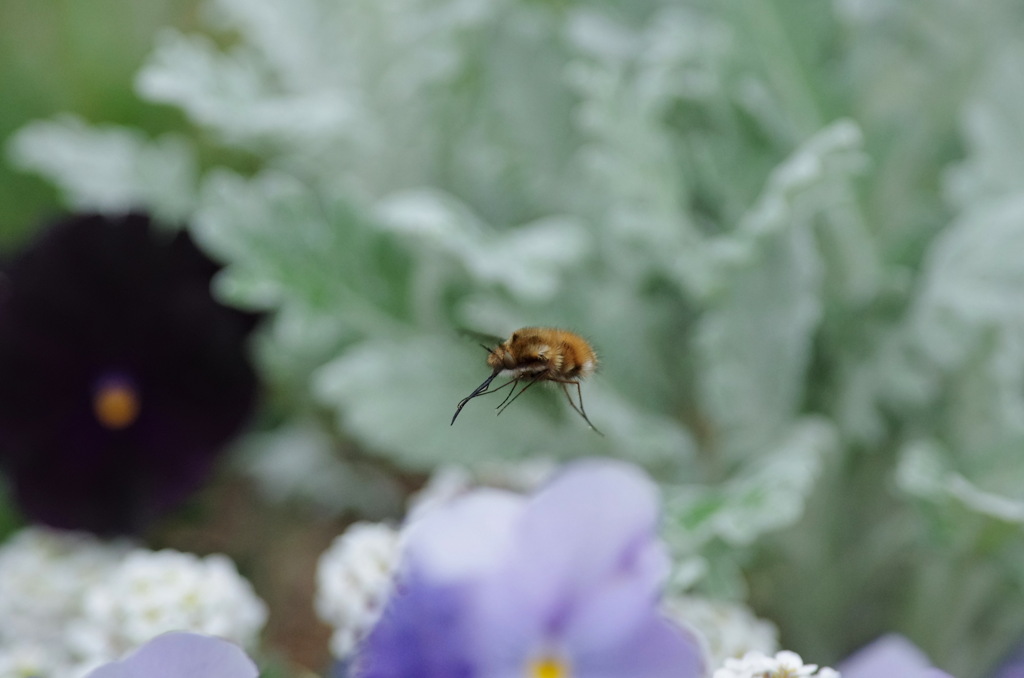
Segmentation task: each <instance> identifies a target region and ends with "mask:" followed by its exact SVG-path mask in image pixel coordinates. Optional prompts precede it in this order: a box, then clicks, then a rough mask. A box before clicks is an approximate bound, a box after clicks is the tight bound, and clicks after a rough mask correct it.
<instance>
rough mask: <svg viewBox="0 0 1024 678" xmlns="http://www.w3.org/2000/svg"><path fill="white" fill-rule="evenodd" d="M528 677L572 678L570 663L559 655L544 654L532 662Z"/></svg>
mask: <svg viewBox="0 0 1024 678" xmlns="http://www.w3.org/2000/svg"><path fill="white" fill-rule="evenodd" d="M527 676H528V678H572V674H570V673H569V665H568V664H566V663H565V662H564V661H562V660H561V659H559V658H558V657H553V656H551V655H543V656H541V657H538V658H537V659H534V660H533V661H532V662H530V671H529V673H528V674H527Z"/></svg>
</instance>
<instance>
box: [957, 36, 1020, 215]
mask: <svg viewBox="0 0 1024 678" xmlns="http://www.w3.org/2000/svg"><path fill="white" fill-rule="evenodd" d="M1021 68H1024V44H1021V43H1020V42H1015V43H1010V44H1004V45H1000V48H999V49H997V50H995V53H994V54H993V55H992V56H991V57H990V64H989V65H988V67H987V68H986V70H985V72H984V74H983V76H982V77H981V79H980V82H979V83H978V84H977V85H976V91H975V94H974V96H973V97H972V98H971V100H970V101H969V102H967V104H966V105H964V107H963V109H962V113H961V116H960V117H961V121H960V122H961V126H962V127H963V133H964V137H965V139H966V143H967V147H968V149H969V154H968V156H967V158H966V159H965V160H964V161H963V162H962V163H959V164H958V165H955V166H953V168H951V169H950V170H949V171H948V172H947V174H946V177H945V178H946V182H945V188H946V194H947V196H948V197H949V198H950V200H952V201H953V202H954V203H956V204H957V205H959V206H961V207H963V208H971V207H974V206H976V205H980V204H981V203H983V202H984V201H985V200H987V199H990V198H998V197H1002V196H1005V195H1008V194H1012V193H1018V192H1020V191H1021V184H1020V178H1021V177H1024V135H1022V134H1021V129H1020V116H1021V114H1022V112H1024V94H1022V93H1021V91H1020V89H1019V88H1017V87H1009V86H1007V83H1010V82H1013V81H1014V80H1015V79H1016V78H1017V77H1018V74H1019V73H1020V72H1021V71H1020V69H1021Z"/></svg>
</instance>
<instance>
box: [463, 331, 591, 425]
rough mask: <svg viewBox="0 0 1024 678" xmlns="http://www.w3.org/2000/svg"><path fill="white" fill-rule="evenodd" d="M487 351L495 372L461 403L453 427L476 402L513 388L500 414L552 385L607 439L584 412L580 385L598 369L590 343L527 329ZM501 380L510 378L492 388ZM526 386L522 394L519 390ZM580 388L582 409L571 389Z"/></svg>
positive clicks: (564, 333) (500, 406)
mask: <svg viewBox="0 0 1024 678" xmlns="http://www.w3.org/2000/svg"><path fill="white" fill-rule="evenodd" d="M484 349H486V350H487V366H488V367H490V368H491V369H493V370H494V371H493V372H491V376H489V377H487V379H485V380H484V383H482V384H480V385H479V386H478V387H477V388H476V390H474V391H473V392H472V393H470V394H469V395H468V396H466V397H465V398H463V399H462V400H461V401H460V402H459V406H458V407H457V408H456V409H455V415H454V416H453V417H452V424H454V423H455V420H456V419H458V417H459V413H460V412H462V408H463V407H465V406H466V403H468V402H469V401H470V400H472V399H473V398H476V397H477V396H482V395H488V394H490V393H497V392H498V391H501V390H503V389H505V388H507V387H509V386H511V387H512V388H511V390H509V392H508V394H507V395H506V396H505V399H504V400H502V401H501V403H499V404H498V407H497V410H498V414H501V413H502V412H504V411H505V408H506V407H508V406H509V405H511V404H512V403H513V402H514V401H515V399H516V398H518V397H519V396H521V395H522V394H523V393H525V392H526V389H528V388H530V387H531V386H533V385H534V384H537V383H540V382H542V381H548V382H552V383H555V384H558V385H559V386H561V387H562V392H563V393H565V397H566V398H568V400H569V404H570V405H571V406H572V408H573V409H574V410H576V412H577V413H579V415H580V416H581V417H583V420H584V421H586V422H587V425H588V426H590V428H592V429H593V430H594V432H595V433H597V434H598V435H604V434H603V433H601V432H600V431H598V430H597V427H596V426H594V424H593V423H591V421H590V418H589V417H588V416H587V413H586V412H585V411H584V409H583V393H582V391H581V390H580V381H581V380H582V379H585V378H586V377H588V376H590V375H591V374H593V373H594V370H595V369H597V354H595V353H594V349H593V348H591V346H590V344H589V343H587V340H586V339H584V338H583V337H581V336H580V335H578V334H576V333H574V332H569V331H568V330H559V329H554V328H550V327H524V328H522V329H520V330H516V331H515V332H513V333H512V336H511V337H509V338H508V339H506V340H505V341H502V342H500V343H499V344H498V345H497V346H495V347H494V348H488V347H487V346H484ZM497 377H508V378H509V380H508V381H507V382H505V383H504V384H502V385H501V386H498V387H497V388H493V389H491V388H490V385H491V382H492V381H494V380H495V379H496V378H497ZM520 383H525V386H523V387H522V388H521V389H519V392H518V393H516V388H517V387H518V386H519V384H520ZM570 385H573V386H575V387H576V398H577V400H578V401H579V405H578V406H577V404H576V403H575V402H573V399H572V395H571V394H570V393H569V388H568V387H569V386H570Z"/></svg>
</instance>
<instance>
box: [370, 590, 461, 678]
mask: <svg viewBox="0 0 1024 678" xmlns="http://www.w3.org/2000/svg"><path fill="white" fill-rule="evenodd" d="M465 595H466V592H465V590H464V589H463V588H460V587H458V586H438V585H434V584H432V583H431V582H429V581H423V580H421V579H420V577H419V575H418V573H416V572H415V571H412V572H409V573H407V576H406V578H405V580H404V581H403V583H402V587H401V589H400V590H399V591H398V595H395V596H393V597H392V599H391V601H390V603H389V605H388V606H387V608H386V609H385V610H384V614H383V615H382V617H381V619H380V621H379V622H377V624H376V626H374V628H373V630H372V631H371V632H370V635H369V636H368V637H367V638H366V640H365V641H364V642H363V645H362V647H361V648H360V652H359V655H358V657H357V659H356V662H355V670H354V673H353V675H355V676H358V677H359V678H414V677H415V678H472V677H473V676H477V675H479V674H478V673H476V672H475V671H474V669H473V666H472V664H471V660H470V657H469V649H470V647H471V646H472V645H473V638H472V636H471V633H470V632H471V629H470V628H469V627H468V625H467V619H466V616H465V609H466V603H465Z"/></svg>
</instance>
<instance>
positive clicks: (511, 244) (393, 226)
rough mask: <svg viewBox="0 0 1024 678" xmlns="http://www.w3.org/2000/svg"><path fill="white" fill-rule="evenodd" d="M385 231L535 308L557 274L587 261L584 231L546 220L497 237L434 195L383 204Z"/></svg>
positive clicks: (453, 202) (556, 285) (380, 214)
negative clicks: (451, 262) (532, 304)
mask: <svg viewBox="0 0 1024 678" xmlns="http://www.w3.org/2000/svg"><path fill="white" fill-rule="evenodd" d="M376 214H377V218H378V219H379V220H380V223H381V225H382V226H383V227H384V228H385V229H386V230H388V231H390V232H392V233H395V234H397V235H400V236H402V238H403V239H404V240H405V241H406V242H407V243H408V244H409V246H412V247H415V248H417V250H419V251H420V252H421V253H423V252H432V253H435V254H441V255H444V256H445V257H446V258H448V259H449V260H454V261H455V262H457V263H458V264H459V266H460V267H461V268H462V269H464V270H465V271H466V272H467V273H468V274H469V275H470V276H471V278H472V279H473V280H474V281H476V283H477V284H495V285H500V286H502V287H504V288H505V289H506V290H507V291H508V292H509V293H510V294H512V295H513V296H517V297H521V298H523V299H524V300H526V301H530V302H534V303H538V302H544V301H547V300H550V299H551V297H552V296H553V295H554V294H555V293H556V292H557V291H558V290H559V289H560V288H561V284H560V283H561V272H562V271H563V270H564V269H568V268H571V267H572V266H573V265H574V264H576V263H578V262H579V261H580V260H581V259H582V258H583V257H585V256H586V255H587V253H588V252H587V250H588V244H589V243H588V240H587V237H586V234H585V232H584V229H583V227H582V225H580V224H579V223H578V222H577V221H576V220H575V219H573V218H570V217H563V218H559V217H548V218H544V219H540V220H538V221H535V222H533V223H529V224H524V225H522V226H519V227H518V228H514V229H509V230H506V231H501V232H498V231H496V230H495V229H494V228H492V227H490V226H489V225H487V224H485V223H483V221H481V220H480V219H479V218H478V217H477V216H476V215H475V214H473V213H472V211H471V210H470V209H469V207H468V206H466V205H465V204H463V203H461V202H459V201H458V200H457V199H456V198H454V197H453V196H450V195H445V194H442V193H440V192H437V191H428V190H421V191H410V192H405V193H401V194H397V195H392V196H389V197H387V198H385V199H384V200H383V201H381V203H380V204H378V206H377V209H376Z"/></svg>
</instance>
